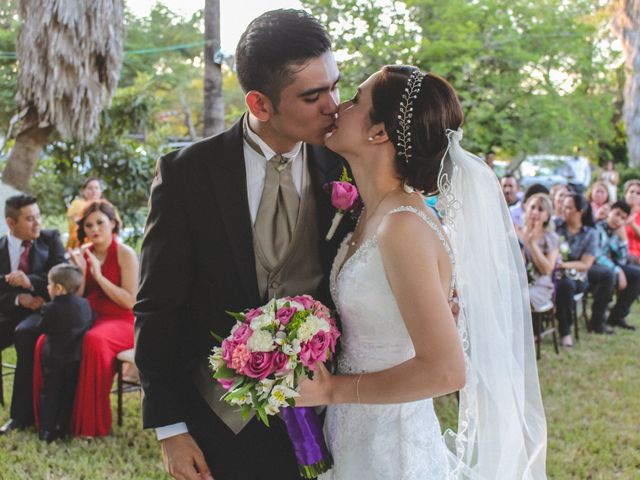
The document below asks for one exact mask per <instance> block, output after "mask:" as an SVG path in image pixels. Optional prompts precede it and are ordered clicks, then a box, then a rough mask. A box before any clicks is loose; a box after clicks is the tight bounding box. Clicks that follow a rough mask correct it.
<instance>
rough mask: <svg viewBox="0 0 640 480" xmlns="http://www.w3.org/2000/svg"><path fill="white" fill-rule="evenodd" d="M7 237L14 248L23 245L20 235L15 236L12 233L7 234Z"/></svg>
mask: <svg viewBox="0 0 640 480" xmlns="http://www.w3.org/2000/svg"><path fill="white" fill-rule="evenodd" d="M7 239H8V240H9V245H11V247H13V248H18V247H21V246H22V242H23V241H22V240H20V239H19V238H18V237H14V236H13V235H12V234H11V233H8V234H7Z"/></svg>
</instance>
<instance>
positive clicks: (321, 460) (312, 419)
mask: <svg viewBox="0 0 640 480" xmlns="http://www.w3.org/2000/svg"><path fill="white" fill-rule="evenodd" d="M280 413H281V414H282V419H283V420H284V423H285V425H286V427H287V433H288V434H289V438H290V439H291V443H292V444H293V450H294V452H295V454H296V461H297V462H298V471H299V472H300V476H302V478H316V477H317V476H318V475H320V474H321V473H324V472H326V471H327V470H329V469H330V468H331V466H332V465H333V459H332V458H331V454H330V453H329V449H328V448H327V444H326V442H325V441H324V435H323V433H322V425H321V423H320V418H318V414H317V413H316V411H315V409H313V408H310V407H286V408H282V409H280Z"/></svg>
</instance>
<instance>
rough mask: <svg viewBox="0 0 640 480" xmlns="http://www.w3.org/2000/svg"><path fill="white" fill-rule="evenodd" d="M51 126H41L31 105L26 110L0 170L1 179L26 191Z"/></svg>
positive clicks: (46, 141)
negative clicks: (9, 152)
mask: <svg viewBox="0 0 640 480" xmlns="http://www.w3.org/2000/svg"><path fill="white" fill-rule="evenodd" d="M52 130H53V126H51V125H49V126H47V127H41V126H40V125H39V122H38V114H37V112H36V111H35V109H34V108H33V107H31V108H30V109H29V111H28V112H27V114H26V116H25V118H24V120H23V123H22V127H21V128H20V131H19V132H18V135H17V136H16V143H15V145H14V146H13V149H11V154H10V155H9V158H8V160H7V165H6V167H5V169H4V172H2V181H3V182H4V183H6V184H8V185H11V186H12V187H15V188H17V189H18V190H22V191H23V192H26V191H27V190H28V186H29V179H30V178H31V175H33V172H34V171H35V169H36V164H37V163H38V158H39V157H40V152H42V148H43V147H44V146H45V145H47V143H48V139H49V134H50V133H51V131H52Z"/></svg>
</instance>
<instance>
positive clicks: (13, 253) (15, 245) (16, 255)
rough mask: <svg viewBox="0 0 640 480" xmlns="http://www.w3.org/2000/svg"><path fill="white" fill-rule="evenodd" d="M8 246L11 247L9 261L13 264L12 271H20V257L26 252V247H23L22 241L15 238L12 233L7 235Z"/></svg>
mask: <svg viewBox="0 0 640 480" xmlns="http://www.w3.org/2000/svg"><path fill="white" fill-rule="evenodd" d="M7 240H8V241H7V244H8V247H9V261H10V262H11V271H12V272H15V271H16V270H18V265H20V255H22V252H23V251H24V247H23V246H22V240H20V239H19V238H16V237H14V236H13V235H11V234H10V233H8V234H7Z"/></svg>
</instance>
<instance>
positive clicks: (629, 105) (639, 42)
mask: <svg viewBox="0 0 640 480" xmlns="http://www.w3.org/2000/svg"><path fill="white" fill-rule="evenodd" d="M616 10H617V11H616V14H615V17H614V21H613V26H614V30H615V31H616V33H617V34H618V36H619V37H620V40H621V41H622V49H623V53H624V59H625V73H626V81H625V85H624V107H623V116H624V123H625V127H626V131H627V148H628V151H629V163H630V164H631V165H635V166H640V0H618V5H617V9H616Z"/></svg>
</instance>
